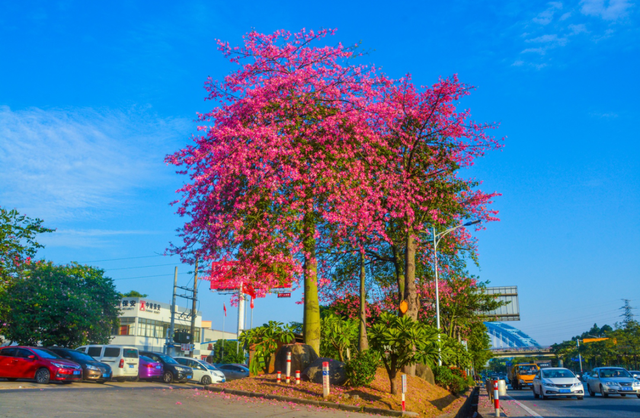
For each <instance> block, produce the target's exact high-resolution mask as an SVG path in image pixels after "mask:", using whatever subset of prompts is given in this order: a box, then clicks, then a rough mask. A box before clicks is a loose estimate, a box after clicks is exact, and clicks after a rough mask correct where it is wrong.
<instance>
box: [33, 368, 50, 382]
mask: <svg viewBox="0 0 640 418" xmlns="http://www.w3.org/2000/svg"><path fill="white" fill-rule="evenodd" d="M49 379H51V373H49V369H45V368H44V367H43V368H42V369H38V371H37V372H36V382H38V383H40V384H42V385H46V384H47V383H49Z"/></svg>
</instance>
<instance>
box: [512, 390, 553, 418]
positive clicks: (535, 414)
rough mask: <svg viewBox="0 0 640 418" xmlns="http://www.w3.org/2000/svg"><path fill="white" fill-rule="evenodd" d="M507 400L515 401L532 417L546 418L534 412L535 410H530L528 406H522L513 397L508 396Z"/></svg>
mask: <svg viewBox="0 0 640 418" xmlns="http://www.w3.org/2000/svg"><path fill="white" fill-rule="evenodd" d="M505 397H506V398H507V399H511V400H512V401H514V402H515V403H516V404H518V406H519V407H520V408H522V409H524V410H525V411H527V412H528V413H530V414H531V416H532V417H536V418H544V417H543V416H542V415H540V414H538V413H537V412H536V411H534V410H533V409H531V408H529V407H528V406H525V405H523V404H521V403H520V402H518V401H516V400H515V399H513V398H512V397H511V396H509V395H506V396H505Z"/></svg>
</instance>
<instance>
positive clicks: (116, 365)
mask: <svg viewBox="0 0 640 418" xmlns="http://www.w3.org/2000/svg"><path fill="white" fill-rule="evenodd" d="M76 351H80V352H81V353H85V354H88V355H90V356H91V357H93V358H94V359H96V360H98V361H101V362H103V363H107V364H108V365H109V366H111V370H112V371H113V375H112V378H113V379H114V380H121V381H125V380H132V381H134V382H135V381H137V380H138V365H139V364H140V359H139V354H138V349H137V348H135V347H131V346H126V345H100V344H95V345H83V346H82V347H78V348H76Z"/></svg>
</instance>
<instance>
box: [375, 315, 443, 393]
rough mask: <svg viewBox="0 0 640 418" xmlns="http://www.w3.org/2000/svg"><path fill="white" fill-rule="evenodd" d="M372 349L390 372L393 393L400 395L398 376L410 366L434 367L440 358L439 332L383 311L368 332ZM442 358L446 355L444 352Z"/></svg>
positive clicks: (409, 319) (407, 317)
mask: <svg viewBox="0 0 640 418" xmlns="http://www.w3.org/2000/svg"><path fill="white" fill-rule="evenodd" d="M369 344H370V349H373V350H376V351H378V352H379V353H380V356H381V358H382V363H383V364H384V367H385V369H386V370H387V375H388V376H389V382H390V385H391V393H392V394H394V395H396V394H397V393H398V386H397V384H396V376H397V374H398V371H399V370H400V369H401V368H402V367H404V366H407V365H414V364H417V363H422V364H427V365H430V366H431V365H433V364H434V362H435V360H437V358H438V331H436V330H435V329H434V328H432V327H429V326H427V325H425V324H423V323H421V322H418V321H414V320H413V319H411V318H410V317H409V316H402V317H399V316H396V315H392V314H390V313H388V312H383V313H382V314H381V315H380V319H379V320H378V321H377V322H376V323H375V324H374V325H373V326H372V327H371V328H370V329H369ZM442 354H443V356H446V355H447V352H446V350H443V353H442Z"/></svg>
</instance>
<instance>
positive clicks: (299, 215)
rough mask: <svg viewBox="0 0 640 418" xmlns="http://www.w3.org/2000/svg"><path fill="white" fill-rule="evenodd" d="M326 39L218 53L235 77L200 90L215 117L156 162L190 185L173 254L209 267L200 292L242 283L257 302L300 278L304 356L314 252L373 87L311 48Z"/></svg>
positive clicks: (253, 36) (270, 42)
mask: <svg viewBox="0 0 640 418" xmlns="http://www.w3.org/2000/svg"><path fill="white" fill-rule="evenodd" d="M331 34H333V31H328V30H322V31H319V32H313V31H308V32H307V31H304V30H303V31H302V32H299V33H296V34H293V35H292V34H290V33H288V32H285V31H277V32H275V33H274V34H272V35H263V34H259V33H256V32H251V33H248V34H247V35H246V36H245V37H244V45H243V46H242V47H231V46H229V45H228V44H225V43H222V42H219V49H220V50H221V51H222V52H223V53H224V55H225V56H226V57H228V58H229V60H230V61H231V62H232V63H234V64H237V65H238V66H239V69H238V70H237V71H235V72H233V73H231V74H229V75H227V76H226V77H225V78H224V80H222V81H214V80H212V79H209V80H208V81H207V83H206V89H207V91H208V92H209V95H208V99H209V100H211V101H213V102H214V103H215V105H216V106H215V108H214V109H213V110H212V111H210V112H208V113H205V114H202V115H200V116H199V120H200V123H201V126H200V127H199V129H200V131H201V132H202V135H201V136H197V137H195V138H193V140H194V144H192V145H190V146H187V147H186V148H184V149H182V150H180V151H178V152H177V153H175V154H173V155H171V156H168V157H167V162H169V163H171V164H175V165H177V166H179V167H181V171H180V172H181V173H183V174H187V175H189V177H190V182H189V183H188V184H187V185H185V186H184V187H183V188H181V189H180V190H179V192H180V193H181V194H182V198H181V199H180V201H179V204H180V206H179V209H178V213H179V214H180V215H182V216H185V217H187V218H188V219H187V220H186V222H185V224H184V226H183V227H182V229H181V231H180V235H181V237H182V239H183V241H184V243H183V244H182V245H180V246H177V247H174V248H173V250H174V251H176V252H178V253H180V254H181V255H182V256H183V259H184V260H185V261H191V260H193V259H194V258H195V257H198V258H199V259H200V260H202V261H204V263H205V265H206V264H207V262H216V264H214V266H215V267H213V268H211V269H209V270H210V271H208V274H210V279H211V280H213V281H217V280H224V281H225V285H227V286H228V285H233V286H235V287H239V286H240V285H241V284H242V283H249V284H251V285H252V286H253V288H254V289H255V290H256V293H257V294H258V295H260V294H264V293H265V292H267V291H268V290H269V289H271V288H273V287H276V286H278V285H280V284H281V283H282V282H283V281H286V280H291V281H293V282H297V281H298V280H299V278H302V279H303V282H304V322H303V324H304V325H303V328H304V329H303V332H304V337H305V341H306V342H307V343H308V344H310V345H311V346H313V347H314V348H315V349H316V351H318V349H319V341H320V316H319V303H318V283H319V280H320V282H321V283H322V280H325V279H324V278H323V277H322V274H321V272H320V276H319V271H318V256H317V252H316V248H317V246H318V245H319V243H321V242H322V241H323V240H325V241H326V240H330V239H331V238H330V236H329V235H330V234H336V233H340V232H341V231H342V229H340V228H334V227H332V226H331V225H332V224H333V223H335V222H336V218H335V217H334V214H335V212H336V204H337V203H340V202H343V201H344V200H345V199H346V197H345V196H344V195H340V194H339V193H340V192H343V191H344V190H345V189H344V188H341V187H339V185H341V184H346V183H347V182H349V181H350V178H349V176H352V175H353V174H354V173H357V172H358V170H359V168H358V167H357V166H356V165H355V164H354V163H353V161H355V160H356V159H355V158H354V156H355V155H357V154H358V153H362V152H366V148H367V147H368V145H367V143H366V142H364V141H363V139H362V138H363V136H364V132H367V130H368V129H369V126H368V125H367V113H366V112H363V111H362V109H363V108H367V107H368V105H369V103H371V102H372V99H371V97H372V95H373V93H372V92H375V90H373V86H374V84H375V83H379V82H380V79H379V78H376V77H374V76H373V73H372V72H371V71H369V70H367V69H365V68H362V67H354V66H350V65H346V64H345V62H346V60H348V59H350V58H352V57H353V56H354V52H353V50H352V49H351V48H346V47H344V46H342V45H340V44H338V45H337V46H333V47H328V46H325V47H316V46H313V45H314V42H316V41H318V40H320V39H322V38H324V37H325V36H327V35H331ZM363 144H364V146H363ZM346 190H348V189H346ZM235 261H237V262H235ZM220 270H222V271H220ZM229 281H231V282H232V283H229ZM233 282H235V283H233Z"/></svg>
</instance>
